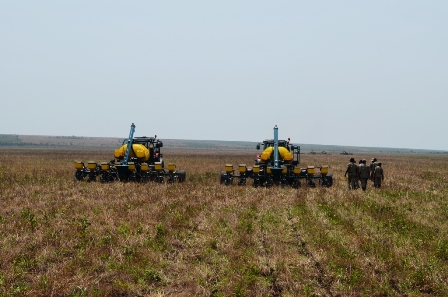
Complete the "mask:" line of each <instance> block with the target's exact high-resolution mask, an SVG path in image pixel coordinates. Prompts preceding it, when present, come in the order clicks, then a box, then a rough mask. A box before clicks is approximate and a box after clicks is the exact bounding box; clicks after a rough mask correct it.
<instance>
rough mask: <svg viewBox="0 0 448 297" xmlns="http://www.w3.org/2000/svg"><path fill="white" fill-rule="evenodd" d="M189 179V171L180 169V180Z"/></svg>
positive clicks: (181, 181)
mask: <svg viewBox="0 0 448 297" xmlns="http://www.w3.org/2000/svg"><path fill="white" fill-rule="evenodd" d="M186 179H187V172H186V171H185V170H179V182H180V183H183V182H184V181H185V180H186Z"/></svg>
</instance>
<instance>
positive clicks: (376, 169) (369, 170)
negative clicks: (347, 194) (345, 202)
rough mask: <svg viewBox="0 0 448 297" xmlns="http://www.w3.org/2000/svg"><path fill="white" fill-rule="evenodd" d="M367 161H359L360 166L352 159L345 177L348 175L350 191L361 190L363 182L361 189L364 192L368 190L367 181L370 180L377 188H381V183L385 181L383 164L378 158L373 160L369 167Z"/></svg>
mask: <svg viewBox="0 0 448 297" xmlns="http://www.w3.org/2000/svg"><path fill="white" fill-rule="evenodd" d="M366 163H367V161H366V160H365V159H362V160H359V164H356V161H355V159H354V158H350V163H348V166H347V170H346V171H345V175H344V176H345V177H347V175H348V188H349V189H350V190H356V189H358V188H359V182H360V181H361V188H362V190H363V191H365V190H366V188H367V181H368V180H369V179H370V180H371V181H373V185H374V187H375V188H381V182H382V181H383V180H384V171H383V168H382V167H381V162H378V160H377V159H376V158H372V161H371V163H370V165H369V166H367V164H366Z"/></svg>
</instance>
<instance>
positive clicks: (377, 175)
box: [373, 163, 384, 188]
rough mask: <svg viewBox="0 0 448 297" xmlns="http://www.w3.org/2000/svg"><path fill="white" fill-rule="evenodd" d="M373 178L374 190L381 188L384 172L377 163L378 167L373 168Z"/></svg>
mask: <svg viewBox="0 0 448 297" xmlns="http://www.w3.org/2000/svg"><path fill="white" fill-rule="evenodd" d="M373 178H374V186H375V188H381V181H383V180H384V171H383V167H381V163H378V165H377V166H376V167H375V172H374V173H373Z"/></svg>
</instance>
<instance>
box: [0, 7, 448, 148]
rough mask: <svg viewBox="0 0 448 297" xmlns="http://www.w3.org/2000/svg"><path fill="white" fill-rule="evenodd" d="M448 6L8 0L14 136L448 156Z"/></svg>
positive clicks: (3, 46) (6, 48)
mask: <svg viewBox="0 0 448 297" xmlns="http://www.w3.org/2000/svg"><path fill="white" fill-rule="evenodd" d="M447 14H448V1H412V0H410V1H382V0H380V1H354V0H352V1H300V0H295V1H288V0H285V1H264V0H258V1H252V0H247V1H234V0H230V1H194V0H193V1H150V0H148V1H138V0H137V1H26V0H25V1H6V0H5V1H0V103H1V106H2V108H1V111H2V112H1V117H0V134H19V135H50V136H85V137H119V138H127V137H128V135H129V131H130V126H131V124H132V123H134V124H135V125H136V130H135V136H144V135H145V136H153V135H157V136H158V137H159V138H160V139H162V140H163V139H195V140H231V141H254V142H257V141H263V140H264V139H268V138H273V128H274V126H275V125H277V126H278V132H279V138H280V139H286V138H288V137H290V138H291V142H292V143H296V144H325V145H345V146H362V147H390V148H414V149H433V150H448V137H447V134H448V133H447V130H448V117H447V111H448V18H447V17H446V16H447Z"/></svg>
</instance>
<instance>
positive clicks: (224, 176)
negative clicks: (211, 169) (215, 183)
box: [220, 171, 227, 184]
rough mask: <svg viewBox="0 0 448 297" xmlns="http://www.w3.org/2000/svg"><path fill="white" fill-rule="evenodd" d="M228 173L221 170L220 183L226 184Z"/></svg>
mask: <svg viewBox="0 0 448 297" xmlns="http://www.w3.org/2000/svg"><path fill="white" fill-rule="evenodd" d="M226 175H227V173H226V172H225V171H221V179H220V184H224V183H225V182H226V179H227V178H226Z"/></svg>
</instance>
